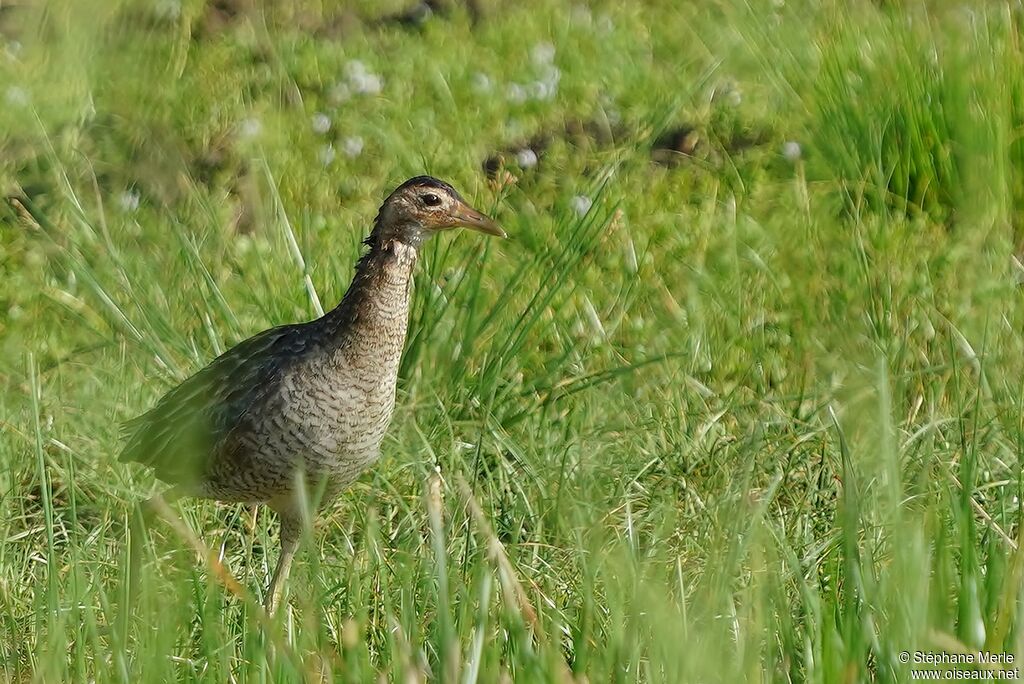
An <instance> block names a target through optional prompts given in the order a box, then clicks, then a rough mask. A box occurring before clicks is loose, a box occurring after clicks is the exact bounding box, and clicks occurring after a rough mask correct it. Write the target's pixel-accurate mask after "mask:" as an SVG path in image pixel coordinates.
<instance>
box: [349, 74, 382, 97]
mask: <svg viewBox="0 0 1024 684" xmlns="http://www.w3.org/2000/svg"><path fill="white" fill-rule="evenodd" d="M349 84H350V85H351V86H352V90H354V91H355V92H357V93H359V94H360V95H377V94H379V93H380V91H381V90H383V89H384V81H383V80H381V77H380V76H378V75H377V74H357V75H355V76H352V77H350V78H349Z"/></svg>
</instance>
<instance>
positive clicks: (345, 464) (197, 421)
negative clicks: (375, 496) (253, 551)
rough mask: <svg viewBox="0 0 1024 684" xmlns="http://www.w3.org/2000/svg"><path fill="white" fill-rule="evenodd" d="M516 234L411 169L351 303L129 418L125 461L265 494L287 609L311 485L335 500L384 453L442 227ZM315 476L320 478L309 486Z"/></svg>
mask: <svg viewBox="0 0 1024 684" xmlns="http://www.w3.org/2000/svg"><path fill="white" fill-rule="evenodd" d="M456 226H465V227H469V228H474V229H476V230H480V231H482V232H485V233H489V234H492V235H500V236H504V232H502V231H501V229H500V228H498V226H497V225H496V224H495V223H494V222H493V221H491V220H490V219H489V218H487V217H486V216H484V215H483V214H481V213H480V212H478V211H476V210H475V209H472V208H471V207H469V206H468V205H467V204H466V203H465V201H464V200H463V199H462V198H461V197H460V196H459V194H458V193H457V192H456V191H455V190H454V189H453V188H452V187H451V186H450V185H448V184H447V183H444V182H442V181H439V180H437V179H435V178H430V177H429V176H419V177H416V178H412V179H409V180H408V181H406V182H405V183H403V184H402V185H401V186H399V187H398V188H397V189H396V190H395V191H394V192H392V193H391V195H389V196H388V198H387V199H386V200H385V201H384V204H383V205H382V206H381V210H380V213H379V214H378V216H377V219H376V221H375V222H374V227H373V230H372V231H371V233H370V235H369V237H368V238H367V239H366V244H367V245H368V249H367V252H366V254H365V255H364V256H363V257H362V258H361V259H360V260H359V263H358V265H357V266H356V273H355V277H354V278H353V281H352V284H351V286H350V287H349V289H348V291H347V292H346V294H345V297H344V298H343V299H342V301H341V303H340V304H339V305H338V306H337V307H336V308H335V309H334V310H332V311H330V312H328V313H327V314H325V315H324V316H322V317H320V318H318V319H316V320H313V321H310V322H308V323H299V324H294V325H284V326H280V327H277V328H272V329H270V330H266V331H264V332H261V333H259V334H257V335H255V336H253V337H251V338H249V339H247V340H245V341H244V342H241V343H240V344H238V345H237V346H235V347H233V348H232V349H230V350H228V351H227V352H225V353H224V354H222V355H220V356H219V357H217V358H216V359H215V360H214V361H213V362H212V363H210V365H209V366H207V367H206V368H204V369H203V370H201V371H199V372H198V373H196V374H195V375H193V376H192V377H191V378H189V379H187V380H185V381H184V382H183V383H182V384H180V385H179V386H178V387H176V388H175V389H173V390H171V391H170V392H168V393H167V394H166V395H165V396H164V397H163V398H162V399H160V400H159V401H158V402H157V404H156V406H154V407H153V408H152V409H150V410H149V411H147V412H146V413H144V414H142V415H141V416H139V417H137V418H135V419H133V420H131V421H129V422H128V423H126V424H125V426H124V437H125V439H126V445H125V447H124V451H123V452H122V454H121V460H122V461H135V462H138V463H142V464H143V465H146V466H149V467H151V468H152V469H153V471H154V472H155V474H156V476H157V477H159V478H160V479H161V480H163V481H165V482H167V483H169V484H172V485H174V486H175V488H174V491H175V494H176V495H185V496H198V497H205V498H211V499H218V500H222V501H246V502H255V503H265V504H267V505H269V506H270V507H271V508H273V509H274V510H275V511H277V512H278V514H279V515H280V517H281V557H280V559H279V561H278V564H277V568H276V569H275V571H274V577H273V578H272V579H271V582H270V586H269V588H268V590H267V595H266V605H267V608H268V610H273V608H274V606H275V605H276V604H277V602H278V598H279V593H280V590H281V587H282V584H283V582H284V579H285V577H286V576H287V574H288V569H289V567H290V563H291V558H292V556H293V555H294V552H295V548H296V546H297V543H298V538H299V531H300V528H301V525H300V523H301V520H300V518H299V511H300V510H302V506H301V505H300V504H301V502H299V501H298V500H297V497H298V496H299V493H300V492H301V491H302V490H303V489H305V490H306V491H310V490H312V488H314V487H316V486H319V485H320V484H324V485H326V493H325V496H324V498H323V499H322V500H321V503H326V501H329V500H330V498H331V497H332V496H333V495H334V494H336V493H337V492H338V491H340V490H341V489H342V488H344V487H346V486H348V485H349V484H350V483H351V482H352V481H353V480H355V479H356V478H357V477H358V476H359V474H360V473H361V472H362V471H363V470H365V469H366V468H367V467H368V466H369V465H370V464H372V463H373V462H374V461H375V460H376V459H377V458H378V456H379V449H380V444H381V440H382V439H383V437H384V433H385V432H386V430H387V428H388V425H389V423H390V421H391V414H392V412H393V409H394V402H395V387H396V383H397V378H398V366H399V362H400V360H401V354H402V348H403V345H404V342H405V335H406V326H407V323H408V317H409V298H410V287H411V283H412V273H413V268H414V266H415V264H416V257H417V253H418V249H419V247H420V245H421V244H422V242H423V241H424V240H425V239H427V238H428V237H429V236H430V235H432V234H433V233H435V232H437V231H440V230H445V229H448V228H453V227H456ZM300 477H304V478H305V479H306V485H307V487H300V486H298V485H300V484H301V483H302V480H300V479H298V478H300Z"/></svg>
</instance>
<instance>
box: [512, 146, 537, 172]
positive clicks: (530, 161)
mask: <svg viewBox="0 0 1024 684" xmlns="http://www.w3.org/2000/svg"><path fill="white" fill-rule="evenodd" d="M537 161H538V159H537V153H536V152H534V151H533V150H532V149H530V148H529V147H524V148H523V149H521V150H519V151H518V152H516V164H518V165H519V168H521V169H532V168H533V167H534V166H536V165H537Z"/></svg>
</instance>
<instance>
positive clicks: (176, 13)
mask: <svg viewBox="0 0 1024 684" xmlns="http://www.w3.org/2000/svg"><path fill="white" fill-rule="evenodd" d="M156 14H157V16H159V17H160V18H161V19H177V18H178V17H180V16H181V0H158V1H157V3H156Z"/></svg>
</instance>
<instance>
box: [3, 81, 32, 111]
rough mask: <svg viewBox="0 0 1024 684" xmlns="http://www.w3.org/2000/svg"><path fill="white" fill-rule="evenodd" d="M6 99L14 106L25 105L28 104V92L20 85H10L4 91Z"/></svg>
mask: <svg viewBox="0 0 1024 684" xmlns="http://www.w3.org/2000/svg"><path fill="white" fill-rule="evenodd" d="M4 99H5V100H6V101H7V104H9V105H11V106H12V107H25V106H27V105H28V102H29V97H28V92H27V91H26V90H25V89H24V88H20V87H18V86H10V87H9V88H7V91H6V92H5V93H4Z"/></svg>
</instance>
